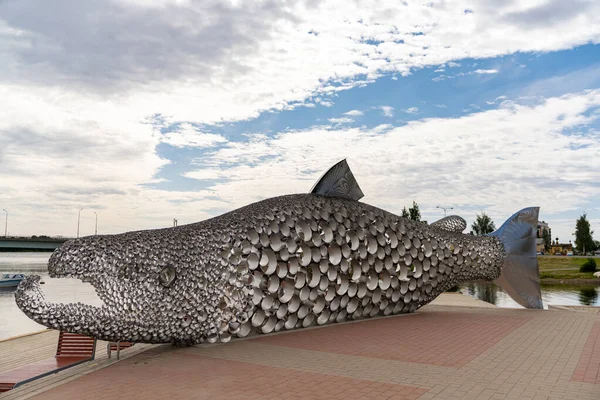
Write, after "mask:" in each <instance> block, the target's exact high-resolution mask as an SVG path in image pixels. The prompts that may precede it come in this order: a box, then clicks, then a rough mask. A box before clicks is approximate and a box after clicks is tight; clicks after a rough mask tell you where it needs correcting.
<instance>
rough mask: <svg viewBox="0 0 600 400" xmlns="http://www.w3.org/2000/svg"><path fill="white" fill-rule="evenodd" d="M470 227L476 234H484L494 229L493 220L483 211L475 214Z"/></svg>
mask: <svg viewBox="0 0 600 400" xmlns="http://www.w3.org/2000/svg"><path fill="white" fill-rule="evenodd" d="M471 228H472V229H473V232H475V234H476V235H486V234H488V233H492V232H494V231H495V230H496V226H495V225H494V221H492V219H491V218H490V217H489V216H488V215H487V214H486V213H484V212H483V213H481V215H479V214H477V216H476V217H475V222H473V224H472V225H471Z"/></svg>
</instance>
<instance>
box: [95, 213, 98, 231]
mask: <svg viewBox="0 0 600 400" xmlns="http://www.w3.org/2000/svg"><path fill="white" fill-rule="evenodd" d="M94 215H96V228H95V229H94V235H97V234H98V214H97V213H96V211H94Z"/></svg>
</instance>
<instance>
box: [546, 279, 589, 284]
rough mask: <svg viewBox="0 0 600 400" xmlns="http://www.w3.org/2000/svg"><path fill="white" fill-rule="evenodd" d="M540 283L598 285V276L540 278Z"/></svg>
mask: <svg viewBox="0 0 600 400" xmlns="http://www.w3.org/2000/svg"><path fill="white" fill-rule="evenodd" d="M540 283H541V284H561V285H586V284H587V285H600V278H590V279H582V278H576V279H562V278H542V279H540Z"/></svg>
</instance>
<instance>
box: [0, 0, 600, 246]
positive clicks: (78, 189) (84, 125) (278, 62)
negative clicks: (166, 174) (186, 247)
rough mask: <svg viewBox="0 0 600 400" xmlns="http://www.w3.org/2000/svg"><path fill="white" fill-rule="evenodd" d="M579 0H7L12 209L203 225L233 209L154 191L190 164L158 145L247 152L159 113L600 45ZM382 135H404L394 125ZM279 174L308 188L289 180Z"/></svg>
mask: <svg viewBox="0 0 600 400" xmlns="http://www.w3.org/2000/svg"><path fill="white" fill-rule="evenodd" d="M576 3H577V4H576V5H573V4H572V2H570V3H569V5H568V6H565V4H566V3H565V2H561V1H557V0H554V1H551V0H545V1H543V0H540V1H538V2H536V3H535V4H533V5H532V3H530V2H507V3H502V4H497V3H496V2H480V3H478V4H477V5H475V6H474V5H472V4H471V5H469V6H468V8H469V9H472V11H473V13H470V14H468V15H464V13H463V10H464V9H465V7H466V3H463V2H462V1H456V2H446V3H444V4H441V3H432V4H430V5H422V4H420V3H408V4H406V5H404V4H403V3H402V2H397V1H389V2H387V3H386V4H385V6H384V7H372V6H368V5H366V6H365V4H364V3H363V2H346V1H341V0H331V1H323V2H308V3H304V2H291V3H290V2H287V1H279V0H273V1H269V2H263V3H260V4H258V5H252V6H247V5H246V3H244V2H233V3H226V2H222V1H217V0H206V1H203V2H196V1H192V0H189V1H175V0H173V1H170V0H161V1H155V2H145V1H141V0H127V1H118V0H114V1H111V2H83V1H70V2H69V1H65V2H39V1H33V0H8V1H3V2H0V65H2V74H0V98H2V99H7V101H5V102H4V104H3V106H2V107H1V108H0V203H1V204H2V206H3V208H4V207H7V208H10V209H11V210H15V211H13V212H12V213H11V226H13V227H16V228H14V229H17V230H19V229H20V231H18V233H29V234H39V233H41V232H40V230H43V231H44V232H46V233H64V234H69V233H70V232H72V226H73V225H74V222H73V221H72V217H73V215H76V213H75V212H74V210H76V209H77V208H78V207H80V206H85V207H87V208H90V207H94V208H95V209H97V210H100V211H101V215H102V220H101V223H103V224H105V225H104V226H106V227H107V228H106V229H109V227H110V230H111V231H117V230H121V229H133V228H142V227H149V226H161V224H162V223H163V222H162V221H164V220H167V221H169V220H170V218H171V216H173V215H172V214H175V213H179V212H182V210H183V208H182V207H181V206H179V205H178V204H180V202H178V201H177V200H178V199H183V200H182V201H186V202H189V203H187V204H188V205H189V204H193V207H191V208H189V209H193V210H203V211H201V212H199V213H198V214H194V212H189V214H187V215H189V216H190V218H192V217H194V216H195V218H196V219H201V218H202V217H203V216H205V215H207V214H209V213H210V212H212V211H211V210H212V208H211V209H210V210H209V208H208V207H216V208H218V207H219V204H221V205H223V204H225V206H223V207H224V208H225V209H227V207H226V206H227V205H228V204H227V203H223V202H219V201H218V200H214V199H213V197H214V194H211V193H208V192H204V191H202V190H197V191H195V192H193V193H192V192H183V191H178V190H176V189H175V188H178V187H179V186H177V184H176V183H174V182H163V183H164V186H162V187H163V190H149V189H147V185H148V184H149V183H152V182H155V181H156V175H157V172H159V171H160V170H161V168H169V167H173V166H176V164H177V163H178V162H179V160H177V159H176V157H174V159H173V160H172V161H169V160H164V159H161V158H160V157H159V156H158V154H157V147H158V146H159V144H160V143H161V142H162V143H165V142H166V143H170V144H172V145H175V146H198V147H207V146H208V147H209V149H210V150H211V151H213V150H214V149H215V148H214V147H212V146H215V145H217V144H218V145H219V146H216V147H220V146H222V145H225V144H227V145H228V146H229V147H228V148H227V150H229V151H230V153H231V154H232V156H235V155H236V154H237V152H236V151H233V150H235V149H236V147H235V146H233V145H232V144H231V143H225V142H223V138H222V137H219V136H218V135H213V134H210V133H208V134H206V133H198V132H195V131H194V130H184V131H183V132H181V131H178V132H171V133H167V134H166V135H162V134H161V133H160V132H158V131H157V129H156V126H155V125H153V124H151V123H149V121H156V119H157V117H160V118H161V119H162V120H163V121H164V125H165V126H168V125H169V124H171V123H174V122H177V123H181V124H182V125H181V126H185V125H184V123H189V124H197V125H189V126H205V125H211V124H212V125H214V124H224V123H227V122H232V121H239V120H247V119H251V118H256V117H258V116H259V115H260V114H261V113H262V112H265V111H266V110H273V111H280V110H284V109H285V110H289V109H293V108H295V107H311V106H312V105H313V104H318V107H319V106H322V107H328V106H332V105H333V100H332V98H335V96H336V94H337V93H338V92H339V91H343V90H348V89H351V88H353V87H357V86H364V85H367V84H369V83H371V82H373V81H374V80H376V79H377V78H379V77H381V76H383V75H386V74H391V75H393V76H406V75H408V74H410V73H411V71H414V70H416V69H419V68H423V67H426V66H439V65H442V64H446V65H447V66H448V67H453V66H455V64H457V63H456V62H457V61H460V60H461V59H464V58H475V59H478V58H487V57H494V56H499V55H504V54H512V53H516V52H544V51H554V50H559V49H568V48H572V47H574V46H578V45H582V44H586V43H599V41H600V24H598V23H596V22H597V21H596V18H597V17H596V16H597V15H598V14H599V12H600V3H598V2H596V1H588V2H585V1H583V0H577V1H576ZM557 26H560V27H561V29H560V30H557V29H556V27H557ZM310 31H313V32H318V33H319V34H318V35H314V34H309V33H308V32H310ZM416 31H420V32H422V33H423V35H414V32H416ZM375 43H376V44H375ZM317 97H318V98H320V99H321V100H320V101H317V100H314V99H315V98H317ZM505 106H506V107H507V108H508V109H510V107H516V106H511V105H505ZM505 106H503V107H505ZM382 111H384V112H386V111H385V109H382ZM392 111H393V110H392V109H389V112H388V115H390V116H391V115H392ZM498 112H506V111H505V110H504V109H503V110H502V111H498ZM578 119H579V120H583V119H584V118H583V117H578ZM481 124H482V125H486V123H484V122H481ZM426 126H431V125H426ZM409 127H412V128H414V126H413V125H411V124H409ZM412 128H411V129H412ZM378 129H379V130H380V133H379V134H380V135H383V136H382V137H387V136H389V135H391V134H390V133H388V130H390V129H392V128H389V127H379V128H378ZM405 129H408V128H405ZM420 129H423V128H420ZM392 131H393V129H392ZM352 132H355V133H352ZM356 132H359V131H351V132H350V133H349V137H355V136H356V135H358V136H360V138H361V141H360V143H361V145H362V146H366V145H370V144H376V145H378V146H379V145H380V142H378V140H377V139H376V138H373V137H370V136H369V135H367V134H365V133H362V134H359V133H356ZM405 132H406V131H405ZM408 133H410V131H409V132H408ZM458 133H459V132H456V134H458ZM298 135H300V136H301V133H298ZM361 135H362V136H361ZM515 135H517V136H520V135H521V134H520V131H519V132H517V133H515ZM363 136H364V140H362V138H363ZM392 136H393V135H392ZM297 137H299V136H295V135H293V134H292V133H288V134H281V135H280V136H277V138H278V140H279V141H273V142H271V140H272V139H267V138H263V139H261V140H257V142H256V143H255V142H251V143H250V147H251V148H264V149H265V151H266V152H267V153H266V154H272V155H277V154H281V148H278V147H277V146H278V144H280V143H283V142H285V140H288V139H290V140H291V139H292V138H297ZM324 137H327V138H329V137H330V136H329V135H325V136H324ZM331 137H336V135H335V134H334V135H332V136H331ZM425 137H427V135H425ZM446 139H447V138H446ZM505 139H506V137H505ZM344 140H347V138H346V139H344ZM260 141H262V142H264V143H262V144H260V143H259V142H260ZM536 143H537V142H536ZM393 144H394V145H396V146H397V147H402V144H401V143H396V142H394V143H393ZM245 145H246V143H243V144H241V145H240V146H245ZM261 146H262V147H261ZM306 146H307V147H306V148H302V149H303V152H302V154H304V152H306V151H310V150H312V147H311V146H316V147H315V148H320V149H327V151H328V152H329V153H330V155H329V156H328V157H326V159H327V160H328V161H332V160H331V159H332V157H331V153H332V150H331V149H332V148H334V149H335V147H334V146H335V143H331V144H330V143H326V144H325V145H324V143H323V142H322V141H321V142H313V141H312V140H307V142H306ZM456 146H458V145H456ZM439 147H441V148H443V146H439ZM466 147H468V146H466V145H465V148H463V147H461V146H458V147H457V149H458V150H464V151H468V150H469V148H466ZM364 149H365V147H362V148H361V150H364ZM375 149H378V147H376V148H375ZM296 150H298V149H296ZM426 150H427V151H431V148H427V149H426ZM319 151H324V150H319ZM216 153H217V154H224V150H223V149H220V150H218V151H216ZM367 153H368V154H370V155H372V156H375V157H376V155H377V153H376V152H375V150H373V152H371V151H367ZM552 154H554V153H552ZM209 155H210V154H209ZM209 159H210V157H207V160H209ZM231 160H236V159H235V158H231ZM239 161H242V162H246V163H247V164H248V165H255V163H257V162H259V161H257V160H256V159H255V158H247V159H244V160H239ZM170 162H171V163H172V164H171V165H169V163H170ZM207 162H208V161H207ZM321 163H323V160H322V161H321ZM204 165H207V164H204ZM323 166H324V165H323V164H319V168H321V167H323ZM212 168H217V167H216V166H212ZM249 168H250V167H249ZM252 168H255V167H252ZM312 168H313V170H314V168H315V167H314V166H313V167H312ZM364 168H366V171H367V172H368V171H369V170H370V167H369V166H367V165H364ZM48 171H51V173H49V172H48ZM276 176H280V175H276ZM375 178H376V179H375V181H381V178H377V177H375ZM577 179H579V178H577ZM311 180H312V175H311ZM277 182H278V183H277V184H281V185H282V188H283V189H286V188H291V187H293V186H294V182H293V181H289V180H288V176H280V180H279V181H277ZM250 183H252V182H250ZM250 183H249V182H246V183H245V184H250ZM254 183H256V182H254ZM261 186H262V185H261ZM240 187H243V185H241V186H240ZM217 193H219V192H218V191H217ZM396 195H397V193H396ZM215 202H216V203H215ZM202 204H203V205H202ZM40 209H43V210H45V212H44V213H39V212H38V210H40ZM186 209H187V208H186ZM84 218H85V217H84ZM181 220H182V219H180V221H181ZM63 221H65V222H63Z"/></svg>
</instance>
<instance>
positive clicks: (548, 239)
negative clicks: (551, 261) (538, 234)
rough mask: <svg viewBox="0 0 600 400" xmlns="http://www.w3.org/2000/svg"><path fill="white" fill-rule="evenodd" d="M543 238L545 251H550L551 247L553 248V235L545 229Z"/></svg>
mask: <svg viewBox="0 0 600 400" xmlns="http://www.w3.org/2000/svg"><path fill="white" fill-rule="evenodd" d="M542 238H544V249H545V250H546V251H549V250H550V247H552V235H551V234H550V231H549V230H548V229H546V228H544V230H543V232H542Z"/></svg>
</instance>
